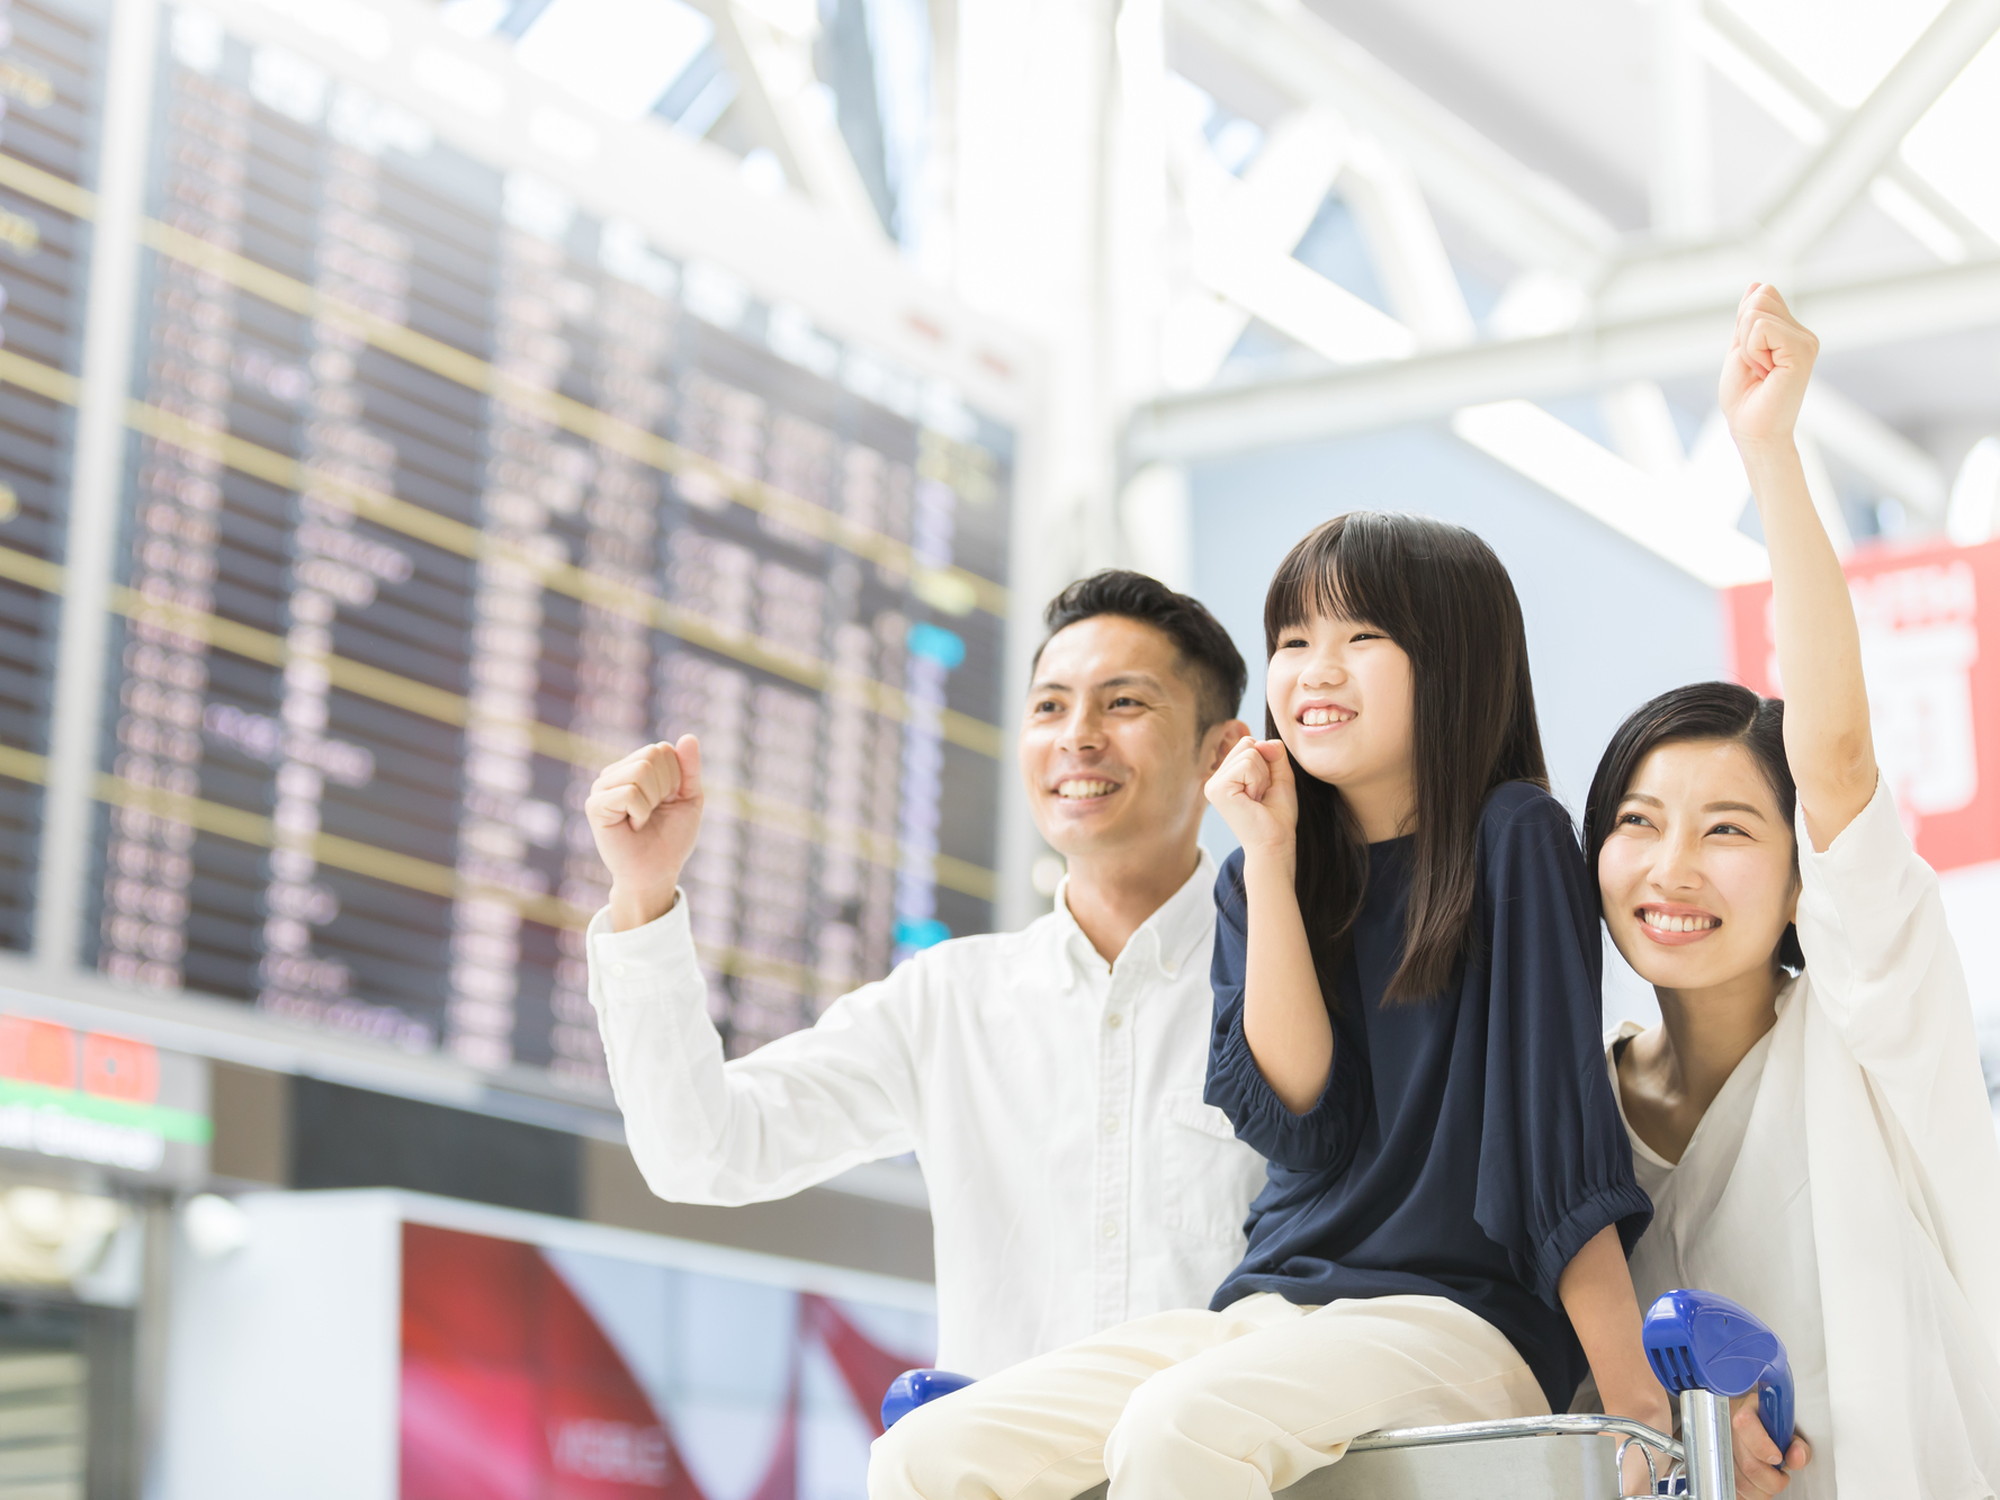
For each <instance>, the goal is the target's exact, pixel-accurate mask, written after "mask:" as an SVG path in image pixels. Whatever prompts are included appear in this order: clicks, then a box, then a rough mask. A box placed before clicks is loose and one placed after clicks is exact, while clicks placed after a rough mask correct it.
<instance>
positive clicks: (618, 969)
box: [611, 964, 625, 979]
mask: <svg viewBox="0 0 2000 1500" xmlns="http://www.w3.org/2000/svg"><path fill="white" fill-rule="evenodd" d="M611 977H612V978H613V979H623V978H624V977H625V965H623V964H613V965H612V966H611Z"/></svg>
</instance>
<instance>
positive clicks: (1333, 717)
mask: <svg viewBox="0 0 2000 1500" xmlns="http://www.w3.org/2000/svg"><path fill="white" fill-rule="evenodd" d="M1355 713H1356V711H1355V710H1354V709H1351V708H1346V707H1343V706H1342V705H1341V704H1338V703H1308V704H1306V705H1304V706H1303V707H1301V708H1300V709H1299V711H1298V713H1297V714H1296V715H1295V716H1294V717H1295V718H1296V720H1297V722H1298V725H1299V727H1300V728H1301V729H1338V728H1340V726H1341V725H1343V724H1348V723H1351V722H1353V720H1354V718H1355Z"/></svg>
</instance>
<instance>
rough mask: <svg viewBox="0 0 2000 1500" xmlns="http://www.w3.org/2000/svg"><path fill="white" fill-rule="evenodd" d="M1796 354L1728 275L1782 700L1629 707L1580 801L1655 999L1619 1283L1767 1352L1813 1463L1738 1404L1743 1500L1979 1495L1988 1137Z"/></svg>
mask: <svg viewBox="0 0 2000 1500" xmlns="http://www.w3.org/2000/svg"><path fill="white" fill-rule="evenodd" d="M1818 347H1819V346H1818V342H1817V340H1815V339H1814V338H1813V336H1812V335H1811V334H1810V333H1808V332H1807V331H1806V330H1805V329H1804V328H1801V327H1800V326H1799V325H1798V323H1797V322H1796V321H1795V320H1794V319H1793V317H1792V315H1791V312H1790V311H1789V309H1787V308H1786V306H1785V304H1784V301H1783V299H1781V298H1780V297H1779V296H1778V294H1777V292H1776V291H1774V290H1773V289H1772V288H1770V287H1767V286H1753V287H1752V288H1751V289H1750V291H1749V292H1748V293H1747V294H1746V295H1745V297H1744V299H1743V304H1742V307H1741V308H1740V309H1739V311H1738V314H1737V320H1736V337H1735V341H1734V343H1733V344H1732V345H1731V347H1730V351H1729V356H1728V359H1727V361H1726V363H1725V365H1724V368H1723V374H1722V410H1723V413H1724V415H1725V416H1726V417H1727V419H1728V421H1729V426H1730V431H1731V432H1732V433H1733V434H1734V436H1735V438H1736V443H1737V446H1738V448H1739V449H1740V450H1741V451H1742V454H1743V460H1744V465H1745V467H1746V469H1747V470H1748V472H1749V475H1750V481H1751V489H1752V491H1753V493H1754V494H1755V495H1756V499H1757V508H1758V511H1759V513H1760V514H1761V515H1762V517H1763V522H1764V536H1765V539H1766V541H1767V542H1768V543H1769V546H1770V550H1771V583H1772V592H1773V594H1774V596H1775V598H1774V603H1775V606H1776V635H1777V655H1778V667H1779V671H1780V673H1781V675H1782V677H1783V679H1784V684H1785V696H1786V701H1785V702H1783V703H1780V702H1778V701H1776V700H1769V701H1766V700H1760V699H1759V698H1758V697H1757V696H1756V694H1754V693H1752V692H1750V691H1749V690H1748V689H1747V688H1741V687H1734V686H1731V685H1728V684H1726V683H1719V682H1711V683H1700V684H1697V685H1695V686H1693V687H1686V688H1680V689H1677V690H1675V691H1674V692H1671V693H1667V694H1664V695H1663V696H1661V697H1659V698H1656V699H1654V700H1653V701H1652V702H1651V703H1648V704H1647V705H1645V707H1643V708H1641V709H1639V710H1638V712H1636V713H1635V714H1633V715H1632V717H1631V718H1629V719H1628V720H1626V721H1625V724H1624V725H1623V727H1621V728H1620V729H1619V731H1618V733H1617V735H1616V736H1615V737H1614V738H1613V739H1612V741H1611V745H1610V747H1609V748H1608V749H1607V750H1606V751H1605V752H1604V759H1603V761H1602V762H1601V763H1600V764H1599V766H1598V768H1597V775H1596V778H1595V779H1594V781H1593V783H1592V785H1591V789H1590V797H1589V801H1588V804H1587V806H1586V810H1585V842H1586V847H1587V848H1588V850H1589V852H1590V855H1591V857H1592V859H1593V861H1594V862H1595V864H1596V867H1597V875H1598V888H1599V893H1600V895H1601V897H1602V902H1603V911H1604V920H1605V923H1606V924H1607V926H1608V927H1609V929H1610V932H1611V936H1612V939H1613V940H1614V941H1615V942H1616V943H1617V944H1618V948H1619V951H1620V952H1621V953H1623V954H1624V955H1625V957H1626V959H1627V960H1628V961H1630V963H1631V964H1632V967H1633V968H1634V969H1636V970H1637V971H1638V972H1639V974H1640V975H1641V976H1642V977H1644V978H1645V979H1647V980H1649V981H1651V982H1652V984H1653V986H1654V990H1655V993H1657V994H1658V996H1659V999H1660V1017H1661V1024H1660V1025H1659V1026H1657V1027H1655V1028H1653V1029H1652V1030H1651V1031H1641V1030H1640V1028H1638V1027H1637V1026H1634V1025H1631V1024H1630V1023H1627V1024H1626V1025H1625V1026H1623V1027H1621V1028H1620V1029H1619V1031H1618V1032H1617V1034H1616V1035H1615V1037H1614V1038H1613V1040H1612V1044H1611V1047H1610V1067H1611V1075H1612V1078H1613V1081H1614V1084H1615V1086H1616V1087H1617V1090H1618V1092H1619V1095H1620V1098H1621V1104H1622V1107H1623V1111H1624V1117H1625V1120H1626V1124H1627V1128H1628V1130H1629V1131H1630V1133H1631V1138H1632V1147H1633V1151H1634V1152H1635V1154H1636V1156H1637V1158H1638V1171H1639V1177H1640V1181H1641V1183H1642V1184H1643V1185H1644V1186H1646V1187H1647V1188H1648V1189H1649V1191H1650V1192H1651V1193H1652V1195H1653V1198H1654V1201H1655V1203H1656V1205H1657V1207H1658V1213H1659V1217H1658V1218H1657V1219H1656V1220H1655V1221H1654V1224H1653V1227H1652V1229H1651V1231H1650V1232H1649V1233H1648V1234H1647V1235H1646V1237H1645V1239H1644V1240H1643V1241H1642V1242H1641V1244H1640V1246H1639V1248H1638V1251H1637V1252H1636V1254H1635V1255H1634V1257H1633V1261H1632V1272H1633V1279H1634V1280H1635V1281H1636V1282H1637V1283H1638V1286H1639V1290H1640V1292H1641V1294H1642V1295H1652V1294H1654V1293H1656V1292H1659V1291H1662V1290H1664V1289H1666V1288H1668V1287H1671V1286H1701V1287H1708V1288H1712V1289H1714V1290H1716V1291H1719V1292H1723V1293H1725V1294H1727V1295H1729V1296H1732V1297H1734V1298H1736V1299H1737V1300H1738V1301H1740V1302H1742V1303H1744V1304H1746V1305H1747V1306H1749V1307H1750V1308H1752V1309H1753V1310H1754V1311H1756V1312H1757V1313H1759V1314H1760V1315H1762V1316H1763V1317H1765V1318H1767V1319H1769V1320H1770V1322H1771V1324H1772V1326H1773V1327H1774V1328H1776V1330H1777V1331H1778V1333H1779V1334H1780V1335H1781V1336H1782V1337H1783V1338H1784V1339H1785V1342H1786V1344H1787V1345H1788V1346H1789V1348H1790V1351H1791V1358H1792V1368H1793V1371H1794V1372H1795V1374H1796V1377H1797V1380H1798V1413H1799V1415H1798V1421H1799V1428H1800V1431H1801V1432H1803V1433H1806V1434H1808V1435H1810V1437H1811V1439H1812V1442H1813V1445H1814V1449H1816V1451H1813V1450H1809V1449H1808V1448H1807V1447H1806V1445H1805V1443H1804V1442H1803V1441H1801V1442H1799V1443H1797V1444H1795V1445H1794V1447H1793V1449H1792V1451H1791V1452H1789V1453H1787V1454H1783V1455H1781V1454H1780V1453H1779V1452H1778V1451H1777V1448H1776V1446H1775V1445H1774V1444H1773V1443H1772V1442H1771V1440H1770V1438H1769V1437H1768V1436H1767V1435H1766V1434H1765V1432H1764V1430H1763V1426H1762V1424H1761V1423H1759V1422H1757V1421H1756V1420H1755V1419H1754V1414H1753V1413H1752V1412H1751V1411H1749V1410H1747V1409H1746V1410H1745V1411H1743V1412H1740V1413H1739V1414H1738V1419H1737V1422H1736V1454H1737V1464H1738V1469H1739V1475H1740V1477H1739V1485H1740V1487H1741V1490H1742V1492H1743V1493H1745V1494H1753V1495H1763V1494H1776V1493H1778V1492H1779V1491H1781V1490H1784V1489H1786V1487H1787V1485H1788V1484H1789V1485H1790V1486H1791V1490H1792V1493H1793V1494H1794V1495H1795V1496H1807V1497H1811V1500H1834V1497H1836V1496H1838V1497H1841V1500H1900V1497H1908V1500H1916V1497H1919V1496H1921V1497H1924V1500H1973V1497H1989V1496H1992V1495H1993V1494H1994V1493H1995V1490H1996V1486H2000V1261H1996V1260H1995V1258H1994V1256H1995V1247H1996V1246H2000V1148H1996V1145H1995V1141H1994V1133H1993V1129H1994V1128H1993V1118H1992V1114H1991V1111H1990V1107H1989V1105H1988V1102H1987V1096H1986V1088H1985V1084H1984V1082H1983V1080H1982V1078H1981V1076H1980V1068H1979V1057H1978V1052H1977V1048H1976V1046H1975V1044H1974V1041H1973V1026H1972V1016H1971V1006H1970V1002H1969V1000H1968V997H1967V994H1966V987H1965V976H1964V973H1963V972H1962V971H1961V969H1960V968H1959V962H1958V955H1957V952H1956V950H1955V949H1954V948H1953V947H1952V942H1951V936H1950V934H1949V933H1948V932H1947V931H1946V930H1945V921H1944V909H1943V907H1942V905H1941V904H1940V902H1939V898H1938V886H1937V877H1936V876H1935V875H1933V874H1932V873H1931V870H1930V868H1929V867H1928V866H1927V865H1925V863H1924V862H1923V861H1922V860H1921V859H1919V858H1918V857H1917V854H1916V851H1915V850H1914V849H1913V848H1912V847H1911V845H1910V840H1909V837H1908V835H1907V834H1906V833H1905V832H1904V829H1903V824H1902V822H1901V820H1900V819H1899V818H1898V817H1897V814H1896V807H1895V804H1894V802H1893V801H1892V800H1891V799H1890V796H1889V791H1888V788H1887V787H1886V786H1885V785H1884V784H1882V782H1881V780H1880V778H1879V776H1878V775H1877V772H1876V766H1875V753H1874V747H1873V742H1872V740H1871V738H1870V734H1869V724H1868V698H1867V692H1866V689H1865V686H1864V684H1863V682H1862V675H1861V650H1860V638H1859V633H1858V631H1857V630H1856V627H1855V619H1854V610H1853V606H1852V604H1851V603H1850V601H1849V599H1848V593H1847V583H1846V580H1845V578H1844V577H1843V576H1842V574H1841V569H1840V564H1839V562H1838V560H1837V559H1836V558H1835V556H1834V551H1833V547H1832V546H1831V544H1830V543H1829V542H1828V540H1827V537H1826V533H1825V531H1824V530H1823V529H1822V528H1821V526H1820V522H1819V517H1818V515H1817V514H1816V513H1815V511H1814V510H1813V504H1812V498H1811V496H1810V495H1809V494H1808V493H1807V490H1806V481H1805V475H1804V473H1803V471H1802V469H1801V467H1800V464H1799V455H1798V450H1797V448H1796V447H1795V446H1794V444H1793V441H1792V431H1793V425H1794V423H1795V421H1796V419H1797V416H1798V411H1799V403H1800V401H1801V399H1802V398H1803V397H1804V395H1805V390H1806V381H1807V378H1808V377H1809V375H1810V374H1811V371H1812V364H1813V357H1814V355H1815V354H1816V353H1817V351H1818ZM1808 1457H1810V1460H1811V1466H1810V1467H1808V1468H1805V1469H1803V1471H1802V1472H1798V1473H1797V1474H1796V1475H1795V1476H1789V1477H1788V1472H1787V1471H1788V1470H1797V1469H1799V1467H1800V1466H1801V1465H1802V1464H1804V1463H1806V1461H1807V1459H1808ZM1781 1463H1783V1464H1784V1465H1785V1466H1786V1467H1785V1468H1784V1469H1781V1468H1779V1467H1778V1465H1779V1464H1781Z"/></svg>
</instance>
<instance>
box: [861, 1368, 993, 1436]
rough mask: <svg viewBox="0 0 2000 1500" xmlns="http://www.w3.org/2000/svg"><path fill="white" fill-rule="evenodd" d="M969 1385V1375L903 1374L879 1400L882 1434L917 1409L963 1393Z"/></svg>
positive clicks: (938, 1371)
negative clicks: (960, 1392) (942, 1398)
mask: <svg viewBox="0 0 2000 1500" xmlns="http://www.w3.org/2000/svg"><path fill="white" fill-rule="evenodd" d="M971 1384H972V1377H971V1376H970V1375H954V1374H952V1372H951V1371H949V1370H905V1371H903V1373H902V1374H900V1375H898V1376H897V1377H896V1378H895V1379H894V1380H892V1381H890V1382H889V1391H888V1394H887V1395H885V1396H883V1398H882V1430H883V1431H884V1432H887V1431H888V1430H889V1429H890V1428H891V1427H894V1426H895V1425H896V1424H897V1423H898V1422H900V1421H902V1420H903V1418H905V1417H907V1416H908V1415H909V1414H910V1413H911V1412H913V1411H915V1410H916V1409H917V1408H918V1407H920V1406H923V1405H926V1404H927V1403H929V1402H932V1401H935V1400H937V1398H938V1397H940V1396H949V1395H950V1394H951V1393H952V1392H953V1391H959V1390H964V1389H965V1387H967V1386H969V1385H971Z"/></svg>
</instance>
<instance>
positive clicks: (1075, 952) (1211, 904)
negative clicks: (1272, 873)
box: [1049, 849, 1215, 990]
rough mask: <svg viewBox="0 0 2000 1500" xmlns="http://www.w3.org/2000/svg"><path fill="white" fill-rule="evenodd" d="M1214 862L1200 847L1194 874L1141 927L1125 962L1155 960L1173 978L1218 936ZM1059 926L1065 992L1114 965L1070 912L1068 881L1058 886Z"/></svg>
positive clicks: (1059, 973) (1058, 977) (1059, 970)
mask: <svg viewBox="0 0 2000 1500" xmlns="http://www.w3.org/2000/svg"><path fill="white" fill-rule="evenodd" d="M1214 889H1215V861H1214V860H1213V859H1212V858H1210V857H1209V853H1208V850H1206V849H1201V850H1199V852H1198V856H1197V858H1196V860H1195V867H1194V873H1193V874H1192V875H1190V876H1188V878H1187V879H1186V880H1185V881H1183V882H1182V883H1181V887H1180V889H1179V890H1177V891H1175V892H1174V893H1173V895H1171V896H1169V897H1168V898H1167V899H1166V900H1165V901H1164V902H1163V903H1161V905H1160V908H1159V910H1157V911H1155V912H1154V913H1153V914H1152V915H1151V916H1150V917H1148V918H1146V920H1145V921H1143V922H1141V923H1140V924H1139V928H1138V930H1137V931H1136V932H1134V933H1133V934H1132V936H1131V938H1130V939H1129V940H1128V941H1127V942H1126V944H1125V951H1124V952H1123V953H1121V954H1119V955H1118V961H1119V962H1120V963H1131V962H1133V961H1135V960H1136V961H1140V962H1150V963H1151V964H1152V965H1153V967H1154V968H1156V969H1158V970H1159V971H1160V973H1161V974H1162V975H1164V976H1165V977H1166V978H1168V979H1174V978H1178V977H1179V975H1180V972H1181V970H1182V969H1183V968H1184V967H1185V966H1186V965H1187V964H1188V963H1189V962H1190V961H1192V960H1193V959H1194V958H1195V956H1196V951H1195V950H1196V949H1198V948H1200V947H1201V946H1203V945H1204V944H1206V943H1207V942H1209V940H1210V939H1211V938H1212V937H1213V935H1214V932H1215V901H1214V897H1213V894H1212V892H1213V891H1214ZM1049 915H1050V917H1051V918H1052V919H1053V920H1054V922H1055V924H1056V932H1057V934H1058V938H1057V943H1056V952H1057V955H1058V957H1057V963H1056V972H1055V974H1054V976H1053V977H1054V979H1055V981H1056V983H1057V984H1058V985H1059V986H1061V988H1063V989H1064V990H1069V989H1071V988H1073V987H1074V986H1075V984H1076V982H1077V980H1078V979H1079V978H1081V977H1082V976H1083V974H1084V973H1085V972H1091V973H1097V974H1102V973H1104V972H1105V971H1106V970H1107V969H1108V968H1109V967H1110V966H1109V965H1108V964H1106V963H1105V961H1104V958H1103V955H1101V954H1100V953H1099V952H1098V951H1097V949H1096V948H1095V947H1094V946H1092V944H1091V941H1090V939H1089V938H1088V937H1086V936H1085V935H1084V931H1083V929H1082V928H1081V927H1079V926H1077V924H1076V918H1075V917H1074V916H1072V915H1071V914H1070V909H1069V877H1068V876H1067V875H1065V876H1064V877H1063V879H1062V883H1061V884H1060V885H1058V886H1057V887H1056V896H1055V909H1054V910H1053V911H1052V912H1051V913H1050V914H1049Z"/></svg>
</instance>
